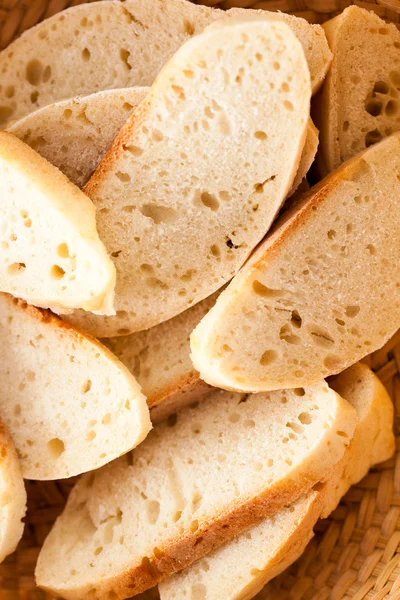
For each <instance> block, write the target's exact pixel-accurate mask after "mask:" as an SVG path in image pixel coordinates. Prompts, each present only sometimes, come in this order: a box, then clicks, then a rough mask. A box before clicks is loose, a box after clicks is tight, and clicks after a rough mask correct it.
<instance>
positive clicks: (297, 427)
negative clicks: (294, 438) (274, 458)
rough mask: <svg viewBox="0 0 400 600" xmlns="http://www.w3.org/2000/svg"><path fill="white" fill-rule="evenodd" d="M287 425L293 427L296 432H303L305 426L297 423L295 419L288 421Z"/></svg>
mask: <svg viewBox="0 0 400 600" xmlns="http://www.w3.org/2000/svg"><path fill="white" fill-rule="evenodd" d="M286 427H288V428H289V429H292V430H293V431H294V432H295V433H303V431H304V427H303V426H302V425H299V423H296V422H295V421H288V422H287V423H286Z"/></svg>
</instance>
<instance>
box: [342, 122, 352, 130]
mask: <svg viewBox="0 0 400 600" xmlns="http://www.w3.org/2000/svg"><path fill="white" fill-rule="evenodd" d="M349 127H350V123H349V121H343V125H342V129H343V131H348V130H349Z"/></svg>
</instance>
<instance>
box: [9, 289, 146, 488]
mask: <svg viewBox="0 0 400 600" xmlns="http://www.w3.org/2000/svg"><path fill="white" fill-rule="evenodd" d="M0 380H1V389H0V414H1V417H2V419H3V420H4V423H5V424H6V426H7V427H8V429H9V431H10V433H11V435H12V438H13V441H14V444H15V446H16V448H17V452H18V455H19V457H20V459H21V466H22V472H23V476H24V477H25V478H26V479H60V478H63V477H70V476H72V475H77V474H78V473H82V472H84V471H89V470H90V469H96V468H97V467H100V466H102V465H104V464H106V463H107V462H110V461H111V460H113V459H114V458H116V457H118V456H120V455H121V454H122V453H124V452H128V450H130V449H131V448H133V447H134V446H135V445H136V444H138V443H139V442H141V441H142V440H143V439H144V438H145V437H146V434H147V433H148V431H149V429H150V419H149V414H148V408H147V405H146V400H145V397H144V396H143V394H142V393H141V391H140V387H139V385H138V384H137V382H136V381H135V379H134V378H133V376H132V375H131V374H130V373H129V372H128V370H127V369H126V367H124V365H123V364H122V363H120V362H119V361H118V360H117V359H116V357H115V356H114V355H113V354H111V352H110V351H109V350H108V349H107V348H105V347H104V346H102V345H101V344H100V343H99V342H97V341H96V340H94V339H92V338H90V337H89V336H85V335H83V334H82V333H80V332H79V331H77V330H76V329H74V328H72V327H70V326H69V325H66V324H65V323H64V322H63V321H61V320H60V319H59V318H58V317H56V316H55V315H53V314H51V313H50V312H49V311H44V310H40V309H37V308H34V307H32V306H29V305H27V304H25V303H24V302H22V301H20V300H16V299H14V298H12V297H11V296H8V295H7V294H0Z"/></svg>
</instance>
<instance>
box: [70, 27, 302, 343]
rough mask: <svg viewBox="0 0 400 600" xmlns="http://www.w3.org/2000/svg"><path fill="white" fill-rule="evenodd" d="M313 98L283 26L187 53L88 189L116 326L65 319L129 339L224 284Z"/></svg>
mask: <svg viewBox="0 0 400 600" xmlns="http://www.w3.org/2000/svg"><path fill="white" fill-rule="evenodd" d="M310 93H311V92H310V81H309V72H308V67H307V62H306V60H305V57H304V53H303V50H302V47H301V44H300V43H299V41H298V40H297V38H296V37H295V35H294V34H293V33H292V32H291V30H290V28H289V27H288V26H287V25H286V24H285V23H282V22H280V21H265V20H254V21H248V20H246V21H244V22H243V23H241V22H237V21H233V22H232V23H230V22H229V21H227V22H226V23H224V24H221V25H220V26H219V27H218V28H217V29H216V28H214V29H210V30H209V31H208V30H206V31H205V32H203V33H202V34H200V35H198V36H195V37H193V38H192V39H190V40H189V41H188V42H186V44H184V46H182V47H181V48H180V49H179V50H178V52H177V53H176V54H175V55H174V57H173V58H172V59H171V60H170V62H169V63H168V64H167V65H166V66H165V68H164V69H163V70H162V72H161V74H160V75H159V77H158V78H157V81H156V82H155V84H154V85H153V86H152V89H151V91H150V93H149V94H148V95H147V96H146V99H145V100H144V102H142V103H141V105H140V106H139V108H138V109H137V110H136V112H135V113H134V115H132V117H131V118H130V119H129V120H128V121H127V123H126V125H125V126H124V127H123V128H122V130H121V132H120V134H119V135H118V137H117V139H116V140H115V142H114V144H113V146H112V147H111V149H110V151H109V152H108V153H107V154H106V156H105V158H104V159H103V161H102V162H101V164H100V166H99V167H98V169H97V170H96V172H95V173H94V175H93V176H92V178H91V179H90V180H89V182H88V184H87V185H86V186H85V191H86V193H87V194H88V195H89V197H91V198H92V200H93V201H94V203H95V205H96V209H97V226H98V228H99V231H100V232H101V234H100V235H101V238H102V240H103V241H104V243H105V244H106V246H107V248H108V251H109V253H110V254H111V256H112V257H113V260H114V262H115V266H116V268H117V285H116V298H115V302H116V310H117V314H116V317H112V318H110V319H108V318H105V319H103V318H97V317H94V318H92V315H86V314H79V313H78V314H75V315H71V316H69V317H68V319H70V320H71V322H73V323H75V324H78V325H79V326H81V327H84V328H85V329H87V330H88V331H90V332H91V333H92V334H94V335H96V337H111V336H115V335H126V334H127V333H133V332H135V331H140V330H143V329H147V328H149V327H151V326H153V325H156V324H158V323H160V322H162V321H165V320H167V319H169V318H171V317H173V316H175V315H176V314H179V313H180V312H182V311H183V310H185V309H186V308H189V307H190V306H191V305H193V304H195V303H196V302H198V301H200V300H202V299H203V298H205V297H207V296H209V295H211V294H212V293H213V292H215V291H216V290H217V289H219V288H220V287H221V286H222V285H223V284H224V283H226V281H228V280H229V279H231V278H232V276H233V275H234V274H235V273H236V272H237V270H238V269H239V268H240V266H241V265H242V264H243V262H244V261H245V260H246V259H247V257H248V256H249V254H250V253H251V251H252V249H253V248H254V246H255V245H256V244H257V243H258V242H259V241H260V239H261V238H262V237H263V236H264V235H265V232H266V231H267V230H268V228H269V226H270V224H271V222H272V221H273V219H274V217H275V215H276V213H277V211H278V210H279V208H280V206H281V204H282V202H283V200H284V199H285V197H286V195H287V193H288V192H289V190H290V188H291V186H292V183H293V179H294V177H295V175H296V172H297V170H298V166H299V161H300V158H301V153H302V150H303V147H304V143H305V139H306V134H307V121H308V113H309V102H310ZM267 105H268V110H266V109H265V107H266V106H267ZM221 157H223V160H222V159H221ZM227 165H229V168H227Z"/></svg>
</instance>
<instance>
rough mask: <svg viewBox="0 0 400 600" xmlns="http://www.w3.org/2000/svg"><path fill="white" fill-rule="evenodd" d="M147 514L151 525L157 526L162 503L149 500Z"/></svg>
mask: <svg viewBox="0 0 400 600" xmlns="http://www.w3.org/2000/svg"><path fill="white" fill-rule="evenodd" d="M146 514H147V520H148V522H149V524H150V525H155V523H157V520H158V517H159V516H160V503H159V502H157V500H149V501H148V502H147V503H146Z"/></svg>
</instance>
